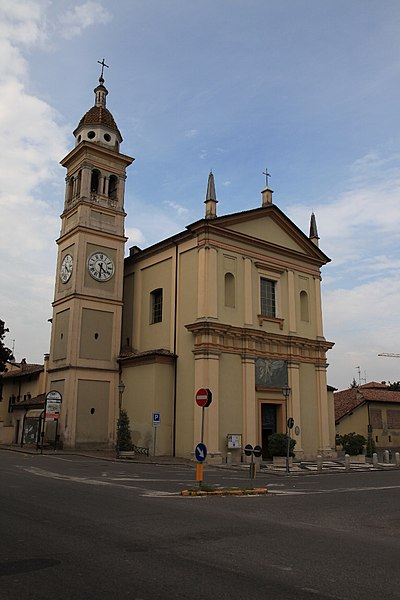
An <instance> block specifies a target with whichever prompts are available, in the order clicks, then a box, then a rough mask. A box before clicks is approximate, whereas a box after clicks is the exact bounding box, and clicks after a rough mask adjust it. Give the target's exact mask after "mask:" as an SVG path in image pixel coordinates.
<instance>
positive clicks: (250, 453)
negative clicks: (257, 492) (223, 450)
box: [244, 444, 262, 479]
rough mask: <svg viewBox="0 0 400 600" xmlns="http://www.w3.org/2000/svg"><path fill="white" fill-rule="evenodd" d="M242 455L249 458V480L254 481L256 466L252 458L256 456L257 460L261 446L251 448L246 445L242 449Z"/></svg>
mask: <svg viewBox="0 0 400 600" xmlns="http://www.w3.org/2000/svg"><path fill="white" fill-rule="evenodd" d="M244 453H245V455H246V456H251V463H250V479H255V478H256V470H257V469H256V464H255V462H254V456H256V457H257V458H259V457H260V456H261V454H262V448H261V446H254V448H253V446H252V445H251V444H246V445H245V447H244Z"/></svg>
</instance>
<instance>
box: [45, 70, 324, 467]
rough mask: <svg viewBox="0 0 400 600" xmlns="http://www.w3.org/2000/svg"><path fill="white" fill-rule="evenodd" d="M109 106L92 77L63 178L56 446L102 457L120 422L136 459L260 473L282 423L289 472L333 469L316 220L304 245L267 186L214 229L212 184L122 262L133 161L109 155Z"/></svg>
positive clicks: (113, 131) (51, 363) (50, 382)
mask: <svg viewBox="0 0 400 600" xmlns="http://www.w3.org/2000/svg"><path fill="white" fill-rule="evenodd" d="M107 93H108V92H107V89H106V87H105V85H104V79H103V77H102V76H101V77H100V80H99V85H98V86H97V87H96V88H95V105H94V106H93V107H92V108H91V109H90V110H89V111H88V112H87V113H86V114H85V115H84V117H83V118H82V119H81V121H80V123H79V125H78V127H77V128H76V130H75V131H74V136H75V147H74V149H73V150H71V152H70V153H69V154H68V155H67V156H66V157H65V158H64V159H63V160H62V162H61V164H62V165H63V166H64V167H65V168H66V170H67V176H66V194H65V205H64V210H63V213H62V215H61V232H60V236H59V238H58V240H57V244H58V262H57V276H56V282H55V297H54V302H53V319H52V336H51V347H50V356H49V360H48V365H47V388H48V390H57V391H59V392H60V393H61V394H62V397H63V404H62V411H61V417H60V432H61V442H62V444H63V445H64V447H76V446H80V445H87V444H94V445H105V446H113V445H114V444H115V432H116V422H117V418H118V414H119V409H120V408H121V407H122V408H124V409H126V410H127V412H128V415H129V419H130V424H131V429H132V436H133V442H134V444H135V445H137V446H141V447H147V448H149V449H150V452H151V453H153V452H155V453H156V454H158V455H173V456H182V457H191V456H193V451H194V447H195V446H196V444H197V443H198V442H199V441H201V440H202V441H203V442H204V443H205V445H206V447H207V449H208V460H210V461H214V462H221V461H224V460H225V459H226V456H227V452H231V456H232V457H233V460H240V459H241V456H242V449H243V447H244V445H245V444H248V443H250V444H252V445H255V444H259V445H261V446H262V448H263V455H264V456H265V457H266V456H267V441H268V437H269V435H271V433H275V432H284V431H285V428H286V422H287V418H288V417H293V420H294V427H293V429H292V430H291V435H292V437H294V439H295V440H296V447H295V450H296V454H297V456H299V457H305V458H307V457H313V456H316V454H318V453H322V454H323V455H325V456H331V455H332V454H333V452H334V448H335V430H334V412H333V406H332V404H331V403H330V402H329V400H328V394H327V384H326V369H327V360H326V353H327V351H328V350H329V349H330V348H331V347H332V345H333V344H332V343H330V342H328V341H327V340H326V339H325V338H324V335H323V320H322V308H321V289H320V281H321V268H322V266H323V265H324V264H326V263H327V262H328V261H329V258H328V257H327V256H326V255H325V254H324V253H323V252H322V251H321V250H320V248H319V245H318V234H317V229H316V223H315V218H314V216H312V219H311V227H310V235H309V236H306V235H305V234H304V233H303V232H302V231H301V230H300V229H299V228H298V227H297V226H296V225H295V224H294V223H293V222H292V221H291V220H290V219H289V218H288V217H287V216H286V215H285V214H284V213H283V212H282V211H281V210H280V209H279V208H278V207H277V206H276V205H275V204H274V203H273V200H272V195H273V194H272V190H270V189H269V188H268V186H267V187H266V188H265V189H264V190H263V191H262V194H261V202H260V205H259V207H257V208H254V209H250V210H246V211H243V212H239V213H234V214H228V215H222V216H218V215H217V198H216V194H215V186H214V176H213V174H212V173H210V175H209V179H208V185H207V192H206V199H205V212H204V218H203V219H200V220H199V221H197V222H195V223H192V224H190V225H189V226H187V227H186V229H185V230H184V231H182V232H180V233H178V234H176V235H175V236H173V237H171V238H168V239H165V240H162V241H160V242H159V243H157V244H155V245H153V246H151V247H149V248H146V249H144V250H140V249H139V248H137V247H133V248H131V249H130V251H129V255H128V256H127V257H126V258H124V245H125V242H126V238H125V234H124V219H125V216H126V214H125V208H124V183H125V178H126V169H127V168H128V167H129V165H130V164H131V163H132V161H133V160H134V159H133V158H131V157H129V156H126V155H124V154H122V153H121V152H120V144H121V142H122V137H121V134H120V132H119V130H118V127H117V125H116V123H115V121H114V119H113V117H112V115H111V113H110V112H109V110H108V109H107V107H106V96H107ZM122 381H123V384H124V385H123V386H121V382H122ZM201 388H205V389H208V390H210V391H211V393H212V402H211V404H210V405H209V406H208V407H207V408H205V409H202V408H200V407H199V406H198V405H197V404H196V402H195V395H196V391H197V390H199V389H201ZM282 390H286V392H285V393H286V395H284V394H283V392H282ZM155 415H156V417H155ZM155 418H156V419H157V423H156V425H157V427H156V426H155V423H154V419H155Z"/></svg>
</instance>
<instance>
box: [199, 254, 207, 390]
mask: <svg viewBox="0 0 400 600" xmlns="http://www.w3.org/2000/svg"><path fill="white" fill-rule="evenodd" d="M205 285H206V249H205V247H204V246H203V247H201V248H199V252H198V269H197V318H198V319H202V318H204V317H205V316H206V309H205V299H206V290H205ZM200 387H201V386H200Z"/></svg>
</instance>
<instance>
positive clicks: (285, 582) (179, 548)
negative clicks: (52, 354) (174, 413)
mask: <svg viewBox="0 0 400 600" xmlns="http://www.w3.org/2000/svg"><path fill="white" fill-rule="evenodd" d="M0 475H1V482H0V486H1V487H0V515H1V516H0V536H1V538H0V539H1V544H0V598H1V600H16V599H17V598H18V600H25V599H29V600H47V599H49V600H50V599H51V600H54V599H57V600H67V599H68V600H75V599H81V598H82V599H83V598H84V599H85V600H86V599H89V600H94V599H96V600H103V599H106V600H108V599H110V600H119V599H125V598H128V599H131V600H168V599H170V598H171V599H172V598H177V599H194V600H197V599H207V600H210V599H212V600H214V599H217V598H218V599H220V598H221V599H225V598H226V599H229V600H232V599H249V600H252V599H254V600H259V599H260V600H261V599H263V600H264V599H268V598H274V599H278V600H281V599H282V600H286V599H289V598H290V599H299V600H311V599H312V600H315V599H316V598H329V599H332V598H334V599H343V600H344V599H346V600H347V599H349V598H351V599H352V600H361V599H363V600H365V599H369V598H371V599H372V598H374V600H375V599H379V600H381V599H386V598H388V599H389V598H390V599H391V598H400V576H399V569H398V563H399V557H400V535H399V533H400V531H399V527H400V508H399V499H400V472H399V471H394V472H371V473H355V474H347V473H342V474H335V475H307V476H302V477H295V476H290V477H288V478H287V477H276V476H273V475H270V474H265V475H264V474H263V475H261V476H259V477H258V479H257V482H256V483H257V485H267V486H268V488H269V490H270V492H271V493H269V494H267V495H266V496H255V497H254V496H243V497H242V496H241V497H220V496H218V497H189V498H184V497H181V496H180V495H179V493H178V492H179V491H180V490H182V489H184V488H187V487H188V486H193V485H194V481H193V479H194V467H192V466H190V467H188V466H186V465H161V466H160V465H150V464H137V463H117V462H110V461H103V460H96V459H91V458H85V457H79V456H65V455H64V456H40V455H39V456H32V455H25V454H20V453H14V452H7V451H0ZM205 481H206V482H207V483H210V484H215V485H217V484H220V485H223V486H239V487H245V486H246V484H247V483H248V479H247V472H244V471H242V472H238V471H229V470H226V469H221V468H220V469H218V468H206V471H205Z"/></svg>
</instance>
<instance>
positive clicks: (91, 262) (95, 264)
mask: <svg viewBox="0 0 400 600" xmlns="http://www.w3.org/2000/svg"><path fill="white" fill-rule="evenodd" d="M87 264H88V270H89V273H90V275H91V276H92V277H93V279H96V281H108V280H109V279H111V277H112V276H113V275H114V263H113V261H112V259H111V258H110V257H109V256H107V254H104V252H100V251H99V252H93V254H91V255H90V256H89V258H88V263H87Z"/></svg>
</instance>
